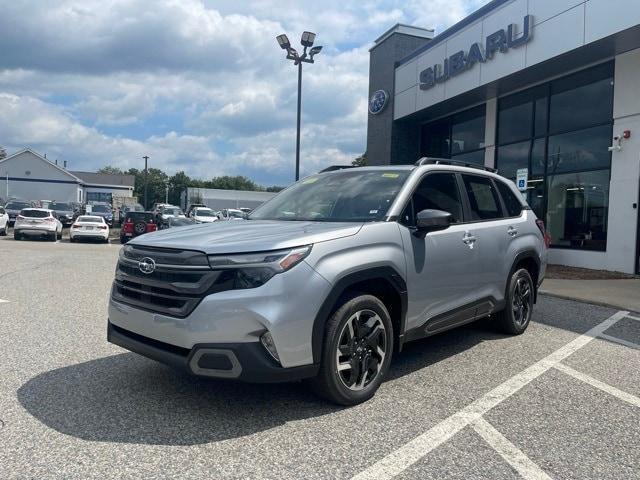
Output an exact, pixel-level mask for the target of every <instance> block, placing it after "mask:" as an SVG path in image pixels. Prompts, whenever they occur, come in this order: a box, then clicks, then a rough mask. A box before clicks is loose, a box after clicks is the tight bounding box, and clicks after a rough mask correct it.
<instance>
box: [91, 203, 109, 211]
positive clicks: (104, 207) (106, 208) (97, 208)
mask: <svg viewBox="0 0 640 480" xmlns="http://www.w3.org/2000/svg"><path fill="white" fill-rule="evenodd" d="M91 211H92V212H100V213H109V212H110V211H111V207H109V206H107V205H93V206H92V207H91Z"/></svg>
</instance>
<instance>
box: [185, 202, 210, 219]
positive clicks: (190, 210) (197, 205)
mask: <svg viewBox="0 0 640 480" xmlns="http://www.w3.org/2000/svg"><path fill="white" fill-rule="evenodd" d="M206 207H207V206H206V205H205V204H204V203H191V204H189V206H188V207H187V212H186V213H187V217H190V216H191V214H192V213H193V209H194V208H206Z"/></svg>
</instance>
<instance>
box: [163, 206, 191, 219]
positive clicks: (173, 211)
mask: <svg viewBox="0 0 640 480" xmlns="http://www.w3.org/2000/svg"><path fill="white" fill-rule="evenodd" d="M159 211H160V215H161V216H162V219H163V220H169V218H170V217H182V218H184V217H185V214H184V212H183V211H182V209H181V208H180V207H176V206H174V205H166V206H164V207H162V208H161V209H160V210H159Z"/></svg>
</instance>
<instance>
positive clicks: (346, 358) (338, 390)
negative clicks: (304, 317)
mask: <svg viewBox="0 0 640 480" xmlns="http://www.w3.org/2000/svg"><path fill="white" fill-rule="evenodd" d="M392 356H393V324H392V323H391V317H390V316H389V312H388V311H387V308H386V307H385V305H384V303H382V302H381V301H380V300H379V299H378V298H377V297H374V296H372V295H358V296H355V297H352V298H348V299H347V300H346V301H345V303H343V304H342V306H340V308H338V310H336V312H335V313H334V314H333V315H332V316H331V318H330V319H329V321H328V322H327V325H326V330H325V338H324V343H323V347H322V360H321V363H320V371H319V372H318V376H317V377H315V378H313V379H311V380H310V381H309V382H310V386H311V388H312V389H313V390H314V392H315V393H316V394H317V395H319V396H321V397H324V398H326V399H327V400H330V401H332V402H335V403H337V404H339V405H357V404H359V403H362V402H366V401H367V400H369V399H370V398H371V397H373V395H374V394H375V393H376V391H377V390H378V387H380V384H381V383H382V381H383V379H384V377H385V375H386V374H387V371H388V370H389V365H390V363H391V357H392Z"/></svg>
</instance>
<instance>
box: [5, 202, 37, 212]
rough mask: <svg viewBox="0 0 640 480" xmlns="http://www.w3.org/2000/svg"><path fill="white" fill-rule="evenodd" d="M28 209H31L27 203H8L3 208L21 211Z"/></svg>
mask: <svg viewBox="0 0 640 480" xmlns="http://www.w3.org/2000/svg"><path fill="white" fill-rule="evenodd" d="M29 207H31V204H30V203H29V202H9V203H7V204H6V205H5V208H7V209H9V210H22V209H23V208H29Z"/></svg>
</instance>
